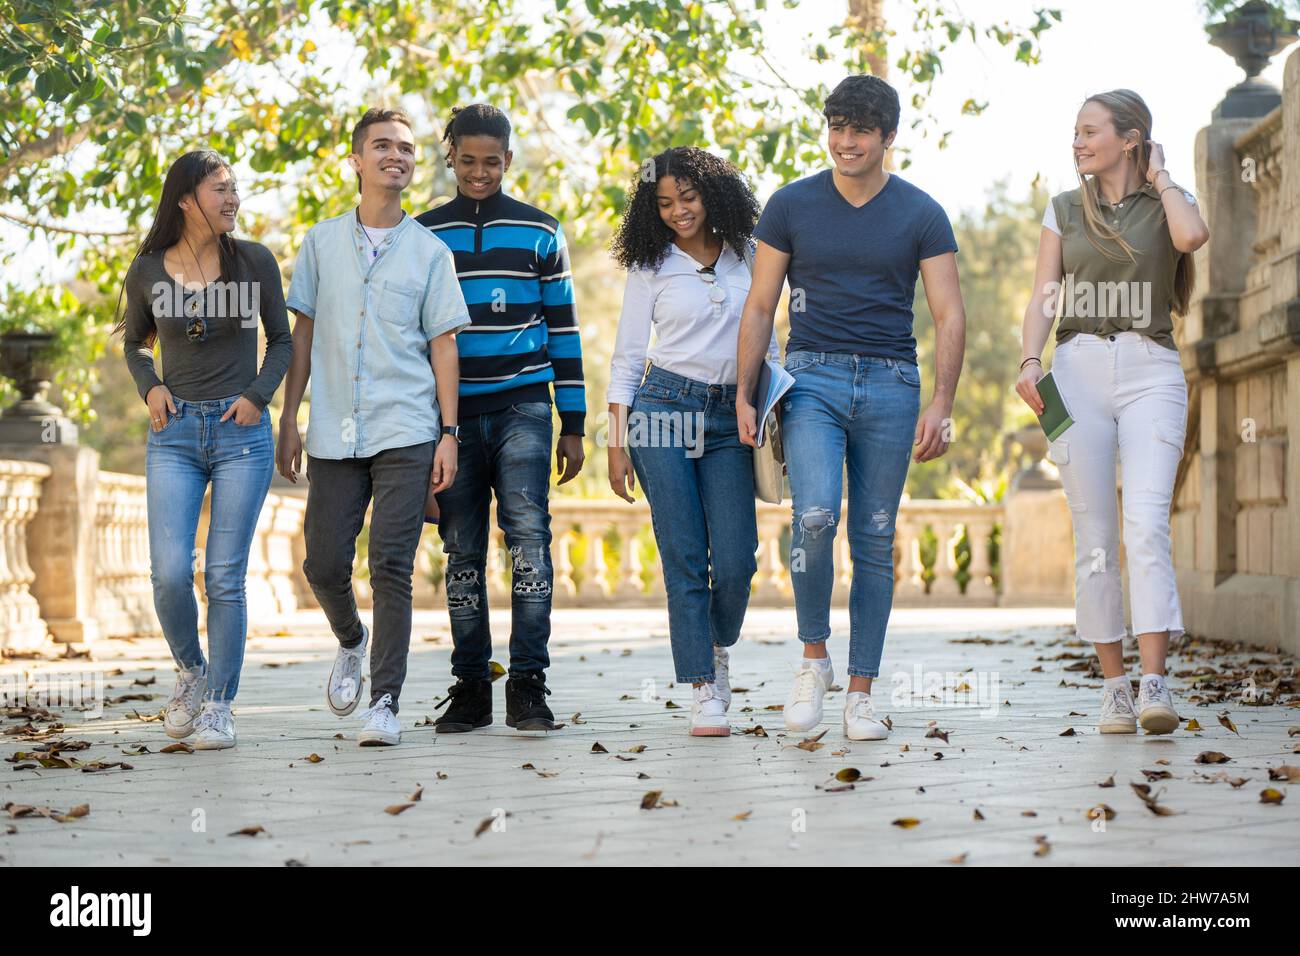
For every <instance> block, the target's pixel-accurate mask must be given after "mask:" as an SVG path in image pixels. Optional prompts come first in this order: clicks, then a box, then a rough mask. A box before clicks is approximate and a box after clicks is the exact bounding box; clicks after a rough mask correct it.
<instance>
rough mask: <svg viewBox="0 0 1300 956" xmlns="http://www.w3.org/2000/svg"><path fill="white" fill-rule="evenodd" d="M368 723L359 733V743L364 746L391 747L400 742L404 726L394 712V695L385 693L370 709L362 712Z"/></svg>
mask: <svg viewBox="0 0 1300 956" xmlns="http://www.w3.org/2000/svg"><path fill="white" fill-rule="evenodd" d="M361 716H362V717H364V718H365V721H366V724H365V726H364V727H362V728H361V733H359V734H357V743H358V744H360V745H361V746H362V747H391V746H393V745H394V744H397V743H400V742H401V739H402V727H401V724H399V723H398V722H397V715H396V714H394V713H393V696H392V695H391V694H385V695H384V696H383V697H381V698H379V700H377V701H375V703H374V705H373V706H371V707H370V708H369V709H368V710H364V711H362V712H361Z"/></svg>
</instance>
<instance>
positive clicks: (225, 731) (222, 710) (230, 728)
mask: <svg viewBox="0 0 1300 956" xmlns="http://www.w3.org/2000/svg"><path fill="white" fill-rule="evenodd" d="M194 730H195V735H194V749H195V750H225V749H227V748H228V747H233V746H235V716H234V714H232V713H231V712H230V704H226V703H218V702H217V701H214V700H210V701H208V702H207V703H205V704H204V705H203V713H201V714H199V719H198V720H196V721H194Z"/></svg>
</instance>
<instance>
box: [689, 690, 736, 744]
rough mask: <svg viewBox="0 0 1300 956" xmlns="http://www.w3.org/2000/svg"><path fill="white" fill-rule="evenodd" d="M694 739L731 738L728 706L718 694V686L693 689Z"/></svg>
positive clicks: (692, 719) (692, 734) (692, 717)
mask: <svg viewBox="0 0 1300 956" xmlns="http://www.w3.org/2000/svg"><path fill="white" fill-rule="evenodd" d="M691 695H692V697H693V698H694V700H693V701H692V702H691V736H692V737H729V736H730V735H731V725H730V724H729V723H727V705H726V703H724V702H723V700H722V696H721V695H720V694H719V693H718V688H717V685H716V684H701V685H700V686H699V687H692V688H691Z"/></svg>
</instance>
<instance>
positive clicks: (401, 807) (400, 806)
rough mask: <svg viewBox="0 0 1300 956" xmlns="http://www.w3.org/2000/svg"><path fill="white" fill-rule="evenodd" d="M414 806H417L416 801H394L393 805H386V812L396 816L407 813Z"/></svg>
mask: <svg viewBox="0 0 1300 956" xmlns="http://www.w3.org/2000/svg"><path fill="white" fill-rule="evenodd" d="M413 806H415V804H414V803H394V804H393V805H392V806H391V807H384V812H385V813H387V814H389V815H390V816H394V817H395V816H397V815H398V814H399V813H405V812H406V811H407V810H409V809H411V807H413Z"/></svg>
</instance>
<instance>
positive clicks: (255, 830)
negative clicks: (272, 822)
mask: <svg viewBox="0 0 1300 956" xmlns="http://www.w3.org/2000/svg"><path fill="white" fill-rule="evenodd" d="M265 832H266V828H265V827H261V826H251V827H244V829H242V830H236V831H235V832H234V833H227V834H226V836H250V837H255V836H257V835H258V834H259V833H265Z"/></svg>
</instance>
